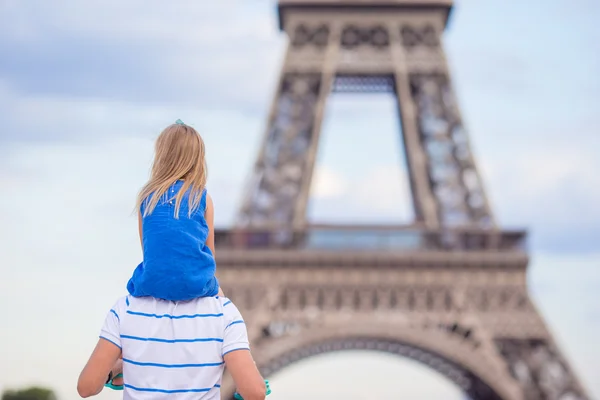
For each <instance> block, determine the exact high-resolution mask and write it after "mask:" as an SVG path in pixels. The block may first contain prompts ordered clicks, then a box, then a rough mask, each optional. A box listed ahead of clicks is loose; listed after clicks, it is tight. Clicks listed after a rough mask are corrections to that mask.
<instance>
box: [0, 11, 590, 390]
mask: <svg viewBox="0 0 600 400" xmlns="http://www.w3.org/2000/svg"><path fill="white" fill-rule="evenodd" d="M203 3H206V2H199V1H191V0H190V1H185V0H180V1H177V2H164V1H159V0H129V1H127V2H122V1H117V0H102V1H98V0H88V1H86V2H80V1H76V0H61V1H56V2H52V4H51V3H50V2H47V1H45V0H3V1H0V127H1V128H0V185H1V186H2V188H3V196H2V197H0V221H2V223H1V224H0V274H1V276H2V279H0V315H2V318H1V319H0V321H1V322H0V324H1V325H0V326H1V330H0V335H1V339H2V340H0V389H1V387H4V388H12V387H21V386H25V385H29V384H42V385H48V386H51V387H53V388H54V389H55V390H56V391H57V393H58V394H59V396H60V398H61V399H63V400H74V399H76V398H77V394H76V392H75V382H76V378H77V375H78V373H79V371H80V368H81V367H82V366H83V364H84V363H85V361H86V359H87V357H88V355H89V352H90V351H91V349H92V347H93V345H94V342H95V340H96V338H97V333H98V330H99V328H100V326H101V324H102V321H103V319H104V316H105V314H106V312H107V310H108V307H110V305H111V304H113V302H114V300H115V299H116V298H117V297H118V296H120V295H121V294H123V293H124V289H125V283H126V281H127V278H128V276H129V274H130V273H131V271H132V270H133V268H134V267H135V265H137V263H138V262H139V261H140V256H141V254H140V249H139V241H138V237H137V221H136V220H135V217H134V215H133V209H134V201H135V195H136V192H137V191H138V189H139V188H140V187H141V186H142V185H143V183H144V181H145V179H147V176H148V171H149V166H150V162H151V160H152V146H153V141H154V139H155V138H156V136H157V135H158V133H159V132H160V131H161V130H162V129H163V128H164V127H165V126H166V125H168V124H170V123H172V122H174V121H175V120H176V119H178V118H181V119H182V120H183V121H184V122H186V123H189V124H190V125H192V126H194V127H196V128H197V129H198V130H199V131H200V132H201V134H202V135H203V137H204V140H205V142H206V146H207V157H208V164H209V184H208V189H209V190H210V193H211V195H212V197H213V199H214V202H215V208H216V224H217V225H218V226H222V227H226V226H229V225H231V224H232V222H233V220H234V216H235V211H236V209H237V207H238V205H239V204H240V201H241V196H242V190H243V188H244V180H245V179H246V177H247V176H248V174H249V171H250V166H251V164H252V163H253V161H254V157H255V155H256V152H257V151H258V147H259V144H260V139H261V137H262V134H263V131H264V126H265V116H266V113H267V109H268V107H269V104H270V101H271V95H272V93H273V91H274V85H275V80H276V77H277V73H278V69H279V67H280V65H281V62H282V59H283V54H284V50H285V46H286V44H287V39H286V37H285V35H283V34H282V33H280V32H279V31H278V30H277V23H276V14H275V5H274V2H273V1H267V0H222V1H219V2H210V5H207V4H203ZM599 17H600V3H599V2H597V1H594V0H544V1H542V0H531V1H528V2H526V4H525V2H522V1H517V0H505V1H502V2H499V1H491V0H478V1H475V0H457V2H456V7H455V9H454V10H453V13H452V16H451V20H450V24H449V26H448V30H447V32H446V34H445V36H444V45H445V48H446V51H447V56H448V60H449V64H450V69H451V71H452V74H453V80H454V84H455V87H456V91H457V97H458V100H459V103H460V105H461V108H462V114H463V119H464V121H465V124H466V127H467V129H468V131H469V134H470V137H471V142H472V147H473V150H474V153H475V155H476V157H477V162H478V165H479V166H480V169H481V174H482V176H483V179H484V183H485V186H486V188H487V192H488V196H489V198H490V201H491V204H492V207H493V210H494V212H495V215H496V217H497V219H498V220H499V222H500V224H501V225H502V226H504V227H507V228H527V229H528V230H529V234H530V240H529V247H530V251H531V258H532V261H531V265H530V269H529V271H528V278H529V287H530V291H531V294H532V296H533V299H534V301H535V303H536V305H537V306H538V308H539V310H540V312H541V313H542V315H543V317H544V319H545V320H546V321H547V322H548V325H549V327H550V329H551V330H552V332H553V334H554V336H555V338H556V340H557V341H558V343H559V344H560V345H561V349H562V350H563V352H564V353H565V356H566V357H567V359H568V360H569V361H570V362H571V363H572V366H573V368H574V369H575V371H576V372H577V373H578V375H579V376H580V378H581V379H582V381H583V383H584V385H585V386H586V387H587V388H588V389H589V390H590V393H591V394H592V395H593V396H594V397H600V373H599V372H598V371H599V370H600V368H598V367H599V364H598V361H597V360H598V359H600V344H599V341H598V339H597V338H598V337H600V301H599V300H600V295H599V294H598V293H600V241H599V240H598V237H600V209H599V208H598V207H597V205H598V204H599V203H600V177H599V174H598V171H600V159H599V158H598V157H597V156H596V155H597V154H598V153H599V152H600V136H599V135H598V129H599V128H600V78H598V74H597V71H599V70H600V26H599V25H598V24H597V21H598V18H599ZM395 116H396V113H395V110H394V103H393V101H392V99H391V98H390V97H388V96H385V95H377V96H369V95H364V96H356V95H354V96H349V95H334V96H332V97H331V99H330V102H329V103H328V106H327V110H326V119H325V121H324V126H323V129H324V131H323V136H322V143H321V146H320V150H319V154H318V160H317V168H316V176H315V179H314V183H313V187H312V192H311V201H310V204H309V218H310V220H311V221H315V222H346V223H352V222H386V223H406V222H410V220H411V216H412V210H411V208H410V197H409V196H410V195H409V192H408V185H407V180H406V170H405V167H404V162H403V154H402V149H401V147H400V143H401V141H400V138H399V127H398V122H397V121H396V120H395ZM375 121H376V123H375ZM342 202H343V203H342ZM340 204H344V207H340V206H339V205H340ZM357 371H361V372H362V373H361V374H360V376H361V377H364V379H351V377H352V376H357V375H356V374H357ZM398 377H400V378H398ZM366 381H371V382H378V383H377V384H376V385H371V384H369V385H365V384H364V382H366ZM306 382H312V383H314V385H313V386H307V385H306ZM272 383H273V387H274V390H275V393H274V394H273V395H272V397H271V398H272V399H274V400H277V399H291V400H294V399H300V398H306V396H308V395H310V398H314V399H320V398H323V399H325V398H332V397H331V396H333V395H340V396H341V395H342V394H343V395H345V396H346V397H345V398H348V399H356V400H367V399H369V400H370V399H373V398H379V397H380V396H386V395H388V396H389V395H390V394H393V393H397V392H398V391H399V390H401V391H402V393H404V394H405V395H407V396H408V397H404V398H413V399H421V398H422V399H430V398H445V399H452V398H456V399H460V398H462V394H460V393H459V392H458V391H457V389H456V388H455V387H453V386H452V384H451V383H449V382H447V381H445V380H444V378H441V377H439V376H438V375H437V374H436V373H435V372H432V371H430V370H428V369H426V368H424V367H422V366H419V365H417V364H415V363H414V362H412V361H410V360H403V359H400V358H397V357H393V356H390V355H386V354H372V353H368V352H367V353H365V352H355V353H352V352H351V353H339V354H332V355H324V356H319V357H318V358H314V359H308V360H303V361H302V362H299V363H297V364H295V365H293V366H291V367H289V368H287V369H285V370H283V371H281V372H280V373H279V374H277V375H276V376H274V377H273V379H272ZM399 385H401V386H399ZM307 390H310V393H307V392H306V391H307ZM303 391H304V392H303ZM315 392H316V393H317V394H315ZM328 396H329V397H328ZM98 398H101V399H116V398H118V396H117V395H116V394H115V393H104V394H102V395H100V396H99V397H98Z"/></svg>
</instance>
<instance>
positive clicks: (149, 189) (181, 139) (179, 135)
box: [137, 120, 207, 218]
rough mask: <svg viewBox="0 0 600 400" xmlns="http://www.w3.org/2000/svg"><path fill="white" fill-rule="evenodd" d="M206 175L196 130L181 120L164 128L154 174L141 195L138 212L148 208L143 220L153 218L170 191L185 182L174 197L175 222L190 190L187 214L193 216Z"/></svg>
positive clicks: (201, 141) (156, 147)
mask: <svg viewBox="0 0 600 400" xmlns="http://www.w3.org/2000/svg"><path fill="white" fill-rule="evenodd" d="M206 175H207V174H206V159H205V150H204V141H203V140H202V137H201V136H200V134H199V133H198V132H197V131H196V130H195V129H194V128H192V127H191V126H188V125H184V124H183V123H182V122H180V121H179V120H178V121H177V122H176V123H175V124H173V125H170V126H168V127H167V128H165V130H164V131H162V132H161V134H160V136H159V137H158V139H157V140H156V146H155V155H154V163H153V164H152V173H151V176H150V180H149V181H148V183H146V185H145V186H144V187H143V188H142V190H141V191H140V193H139V195H138V199H137V209H138V210H139V209H140V207H141V206H142V204H145V206H146V209H145V210H144V216H146V215H150V214H151V213H152V211H154V208H155V207H156V205H157V204H158V202H159V201H160V200H161V199H162V198H163V196H164V195H165V193H167V191H168V190H169V188H170V187H171V186H172V185H173V184H174V183H175V182H177V181H178V180H180V179H183V181H184V182H183V185H182V187H181V189H180V190H179V192H178V193H177V195H176V196H175V218H179V209H180V207H181V200H182V198H183V195H184V194H185V193H186V192H187V191H188V190H189V207H188V208H189V212H188V214H189V216H191V215H192V212H193V211H195V210H196V209H198V207H199V206H200V201H201V200H202V193H203V191H204V188H205V186H206ZM151 195H152V196H151Z"/></svg>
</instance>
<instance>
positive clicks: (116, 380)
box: [112, 358, 123, 386]
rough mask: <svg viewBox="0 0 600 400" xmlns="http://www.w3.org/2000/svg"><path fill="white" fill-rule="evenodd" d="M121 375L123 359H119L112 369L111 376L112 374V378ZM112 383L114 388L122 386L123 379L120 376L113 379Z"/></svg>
mask: <svg viewBox="0 0 600 400" xmlns="http://www.w3.org/2000/svg"><path fill="white" fill-rule="evenodd" d="M122 373H123V359H122V358H119V359H118V360H117V362H116V363H115V365H114V367H113V369H112V374H113V376H117V375H119V374H122ZM112 383H113V385H115V386H123V377H122V376H121V377H119V378H113V380H112Z"/></svg>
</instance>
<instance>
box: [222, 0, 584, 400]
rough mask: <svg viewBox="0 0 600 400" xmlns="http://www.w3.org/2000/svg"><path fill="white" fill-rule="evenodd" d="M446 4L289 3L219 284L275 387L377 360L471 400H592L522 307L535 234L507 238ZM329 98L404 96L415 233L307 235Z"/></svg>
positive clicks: (354, 229) (391, 229)
mask: <svg viewBox="0 0 600 400" xmlns="http://www.w3.org/2000/svg"><path fill="white" fill-rule="evenodd" d="M452 5H453V4H452V1H451V0H279V2H278V12H279V23H280V28H281V29H282V30H283V31H285V33H286V34H287V35H288V37H289V45H288V48H287V52H286V54H285V60H284V62H283V67H282V69H281V75H280V76H279V78H278V79H279V81H278V83H277V86H276V88H277V89H276V93H275V95H274V100H273V103H272V106H271V109H270V112H269V116H268V124H267V129H266V133H265V136H264V139H263V142H262V147H261V150H260V153H259V155H258V157H257V159H256V163H255V165H254V170H253V175H252V177H251V179H250V181H249V183H248V187H247V190H246V192H245V197H244V200H243V203H242V206H241V210H240V213H239V219H238V224H237V226H236V227H235V228H234V229H231V230H223V231H217V232H216V243H217V249H218V250H217V263H218V266H219V268H218V271H219V272H218V273H219V278H220V280H221V283H222V285H223V287H224V290H225V292H226V293H227V294H228V295H229V297H231V298H232V299H233V300H234V301H235V302H236V304H237V305H238V306H239V307H240V309H241V311H242V313H243V314H244V317H245V319H246V323H247V328H248V332H249V335H250V341H251V344H252V346H253V354H254V355H255V359H256V362H257V365H258V367H259V369H260V370H261V372H262V373H263V374H264V375H265V376H266V377H269V376H271V375H272V374H274V373H276V372H278V371H280V370H281V369H283V368H285V367H286V366H287V365H289V364H291V363H294V362H296V361H298V360H300V359H303V358H306V357H310V356H312V355H315V354H320V353H326V352H332V351H338V350H347V349H371V350H375V351H383V352H388V353H393V354H397V355H400V356H403V357H408V358H411V359H414V360H417V361H419V362H421V363H423V364H425V365H427V366H429V367H430V368H432V369H434V370H435V371H437V372H439V373H440V374H442V375H443V376H445V377H446V378H448V379H449V380H451V381H452V382H454V383H455V384H456V385H457V386H458V387H459V388H461V389H462V390H463V391H464V392H465V393H466V394H467V395H468V396H469V397H470V398H471V399H473V400H488V399H507V400H508V399H532V400H533V399H587V398H588V396H587V394H586V393H585V389H584V388H583V387H582V385H581V384H580V382H579V381H578V380H577V378H576V376H575V374H574V372H573V370H572V369H571V368H570V366H569V364H568V362H567V360H566V359H565V358H564V357H563V355H562V354H561V352H560V350H559V349H558V347H557V344H556V342H555V341H554V340H553V338H552V335H551V333H550V332H549V331H548V328H547V326H546V324H545V323H544V321H543V319H542V317H541V316H540V314H539V313H538V311H537V309H536V307H535V305H534V304H533V303H532V301H531V298H530V297H529V295H528V291H527V282H526V272H527V265H528V255H527V251H526V249H525V239H526V232H524V231H506V230H502V229H500V228H499V227H498V226H497V223H496V221H495V219H494V217H493V214H492V210H491V208H490V204H489V202H488V200H487V197H486V194H485V191H484V187H483V185H482V183H481V177H480V175H479V173H478V170H477V166H476V163H475V160H474V157H473V154H472V153H471V150H470V146H469V140H468V137H467V134H466V132H465V129H464V127H463V124H462V121H461V116H460V113H459V107H458V105H457V102H456V99H455V96H454V93H453V88H452V84H451V80H450V76H449V72H448V65H447V62H446V58H445V54H444V50H443V48H442V43H441V42H442V41H441V35H442V33H443V31H444V29H445V27H446V24H447V21H448V17H449V14H450V11H451V8H452ZM332 92H343V93H348V92H359V93H364V92H384V93H385V92H388V93H392V94H394V95H395V96H396V98H397V104H398V115H399V119H400V121H401V126H402V139H403V142H404V148H405V152H406V159H407V165H408V173H409V178H410V187H411V192H412V203H413V208H414V214H415V221H414V223H413V224H410V225H407V226H332V225H311V224H308V223H307V220H306V208H307V203H308V198H309V192H310V187H311V181H312V176H313V170H314V165H315V158H316V154H317V149H318V144H319V136H320V131H321V125H322V121H323V116H324V112H325V105H326V101H327V98H328V97H329V95H330V93H332ZM359 151H360V149H357V154H358V152H359ZM274 390H275V391H276V390H277V389H276V388H274ZM398 390H399V392H398V394H397V396H394V398H401V397H402V393H401V385H400V386H399V387H398ZM223 392H224V395H225V396H226V397H225V398H229V397H230V396H232V394H233V386H232V381H231V379H230V377H228V376H226V377H225V378H224V381H223Z"/></svg>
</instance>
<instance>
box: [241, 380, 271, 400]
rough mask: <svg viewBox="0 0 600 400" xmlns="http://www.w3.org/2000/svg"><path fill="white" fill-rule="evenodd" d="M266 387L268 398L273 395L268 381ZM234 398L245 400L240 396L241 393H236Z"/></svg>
mask: <svg viewBox="0 0 600 400" xmlns="http://www.w3.org/2000/svg"><path fill="white" fill-rule="evenodd" d="M265 386H266V387H267V393H266V395H267V396H268V395H270V394H271V386H270V385H269V381H268V380H267V379H265ZM233 397H234V398H235V399H236V400H244V398H243V397H242V395H241V394H239V393H237V392H236V393H234V395H233Z"/></svg>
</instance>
